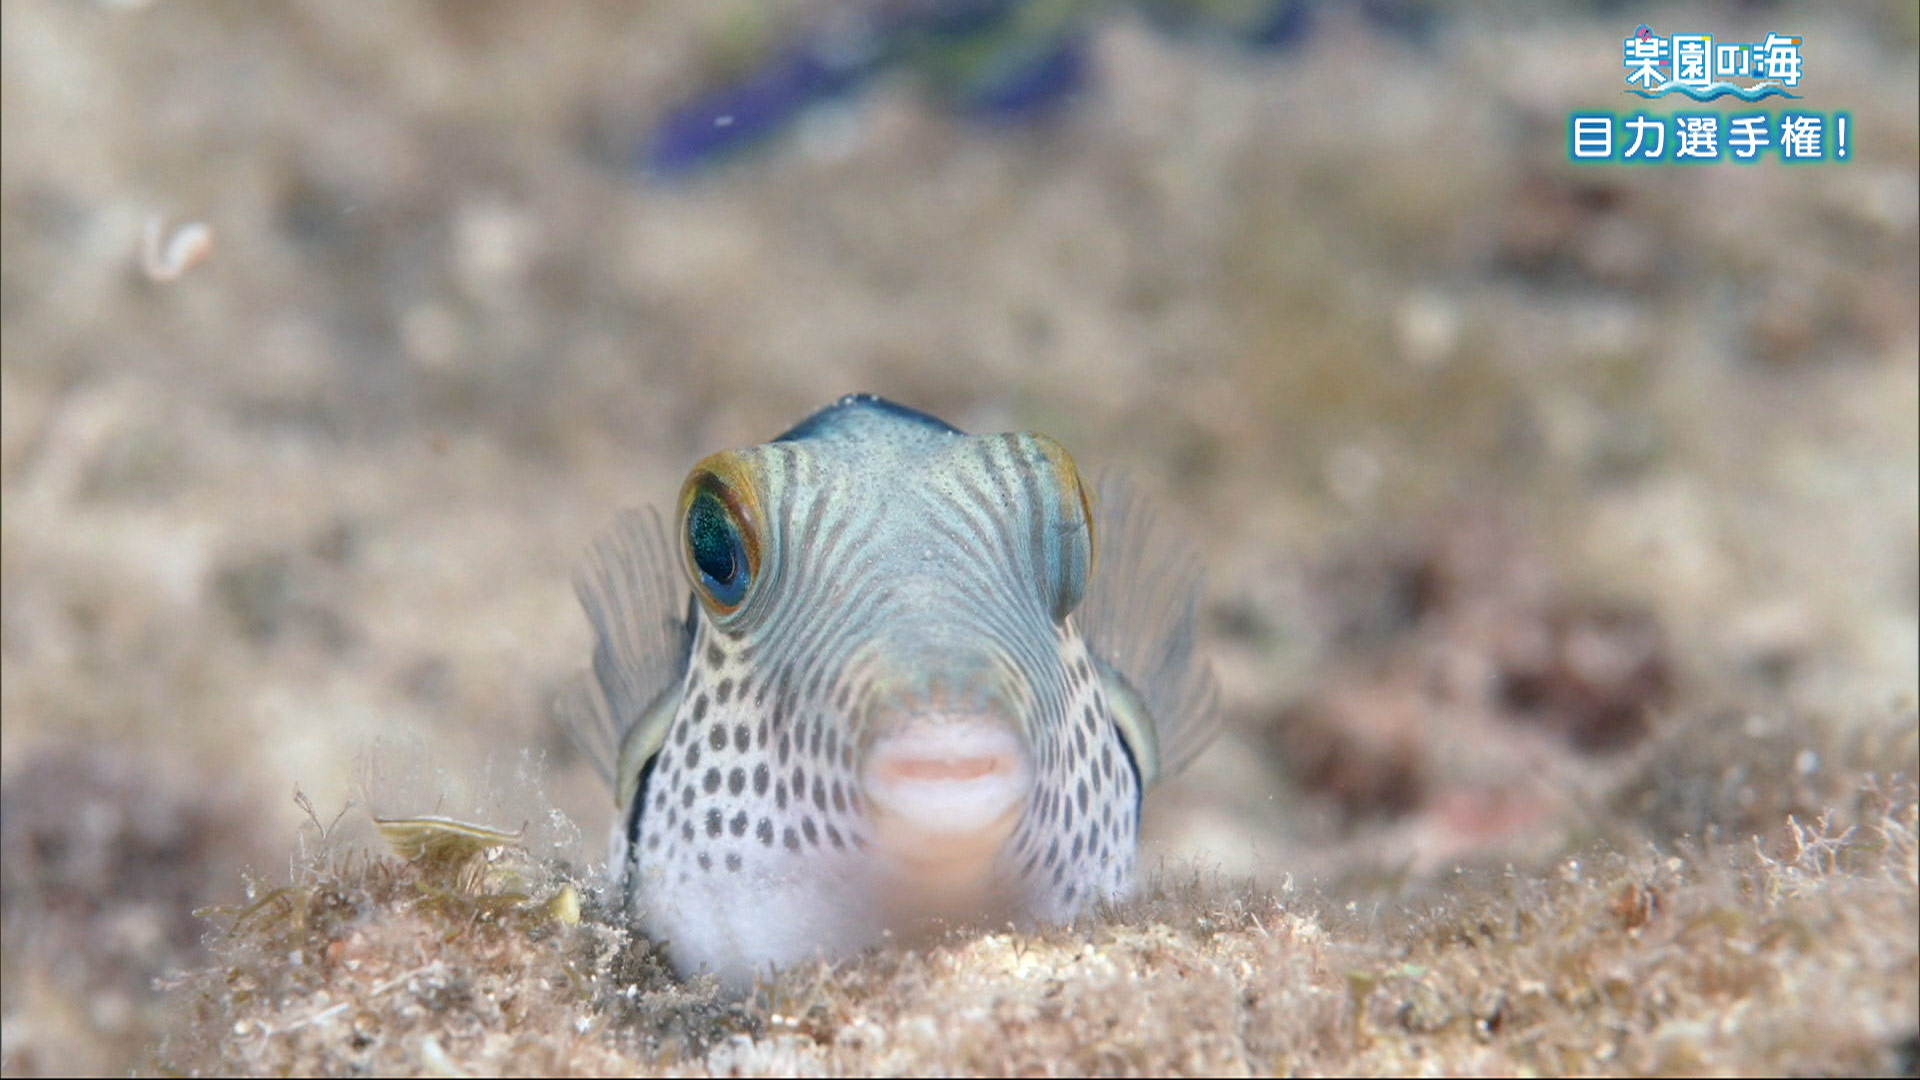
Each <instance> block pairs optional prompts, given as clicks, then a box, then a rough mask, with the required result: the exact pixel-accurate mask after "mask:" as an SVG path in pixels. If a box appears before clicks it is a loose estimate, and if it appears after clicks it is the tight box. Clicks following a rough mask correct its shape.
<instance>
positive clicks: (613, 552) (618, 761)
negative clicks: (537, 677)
mask: <svg viewBox="0 0 1920 1080" xmlns="http://www.w3.org/2000/svg"><path fill="white" fill-rule="evenodd" d="M675 563H676V556H675V553H674V550H673V547H672V546H671V545H670V544H669V542H668V540H667V535H666V531H665V529H664V528H663V527H662V526H661V523H660V515H659V513H658V512H657V511H655V510H654V509H653V508H652V507H648V508H647V509H645V510H626V511H623V512H621V514H620V515H619V517H617V518H615V519H614V523H613V525H612V527H610V528H609V529H608V530H607V531H606V532H605V533H603V534H601V536H600V537H599V538H598V539H597V540H595V541H594V542H593V547H592V549H591V550H590V551H589V552H588V555H587V559H586V562H584V563H583V564H582V565H581V567H580V569H579V570H578V571H577V572H575V574H574V578H573V587H574V591H575V592H576V593H578V594H579V596H580V605H581V607H583V608H585V609H586V612H587V620H588V621H589V622H590V623H592V624H593V636H594V645H593V667H592V669H591V670H590V671H582V672H579V673H577V674H575V675H574V676H573V677H572V678H571V679H569V680H568V681H567V683H566V685H565V686H563V687H562V688H561V691H560V696H559V698H558V700H557V701H556V702H555V711H556V712H558V714H559V716H560V719H561V722H562V723H563V724H564V725H565V726H566V728H567V730H568V732H569V733H570V734H571V735H572V736H573V739H574V742H575V743H576V744H577V745H578V746H579V747H580V749H581V751H582V752H583V753H585V754H586V755H587V757H588V758H590V759H591V760H592V761H593V763H594V766H595V768H597V769H598V770H599V771H600V775H601V776H602V777H604V778H606V780H607V783H608V784H609V785H610V786H612V788H613V789H614V799H615V802H616V803H617V804H618V805H621V806H625V805H626V804H627V803H628V802H629V801H630V800H631V798H632V796H633V794H634V791H633V789H634V788H635V787H637V786H638V784H639V779H640V771H641V768H642V767H643V766H644V765H645V764H646V761H647V759H649V758H651V757H652V756H653V755H654V753H655V752H656V751H658V750H659V748H660V743H661V742H662V741H664V740H665V738H666V734H667V724H668V723H669V722H670V721H671V720H672V719H673V713H674V706H675V704H676V703H677V701H678V697H679V693H680V686H681V682H682V680H683V679H684V677H685V675H686V671H687V659H688V650H689V649H690V648H691V647H692V643H693V628H692V623H691V621H690V620H689V618H688V613H687V610H686V607H685V605H686V601H687V597H688V591H687V587H686V585H685V583H684V582H683V580H682V579H681V576H680V574H679V571H678V568H677V567H676V565H675Z"/></svg>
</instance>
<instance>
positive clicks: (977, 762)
mask: <svg viewBox="0 0 1920 1080" xmlns="http://www.w3.org/2000/svg"><path fill="white" fill-rule="evenodd" d="M861 786H862V788H863V789H864V790H865V792H866V795H867V803H868V807H869V816H870V817H871V819H872V823H873V826H874V832H875V837H876V839H877V840H878V841H879V846H880V849H881V853H882V854H883V855H884V856H885V857H886V858H887V862H888V863H889V864H891V868H892V870H893V876H894V877H895V878H896V879H897V884H899V885H902V886H905V889H906V892H905V894H904V895H903V896H902V897H900V899H902V900H903V901H906V902H908V903H910V904H912V906H915V907H922V908H928V907H931V908H935V909H937V908H943V907H946V906H948V904H949V903H951V904H953V905H954V906H956V907H962V908H964V907H966V906H969V905H978V904H979V903H980V900H981V893H983V892H984V891H985V890H987V889H989V888H990V887H991V886H992V884H993V881H992V878H993V872H994V864H995V861H996V857H997V856H998V854H999V852H1000V849H1001V847H1002V846H1003V845H1004V844H1005V843H1006V840H1007V838H1008V837H1009V836H1011V835H1012V833H1013V829H1014V826H1015V824H1017V823H1018V821H1019V819H1020V814H1021V812H1022V811H1023V810H1024V809H1025V808H1026V805H1027V799H1028V797H1029V795H1030V793H1031V792H1032V789H1033V761H1032V756H1031V755H1030V753H1029V752H1028V750H1027V745H1026V742H1025V740H1023V739H1022V738H1020V736H1019V735H1017V734H1016V733H1015V732H1014V731H1013V730H1011V729H1010V728H1009V727H1008V726H1007V725H1006V724H1005V723H1004V722H1002V721H999V720H997V719H993V718H988V717H942V718H938V719H934V720H921V721H918V722H915V723H912V724H910V725H909V726H907V727H904V728H902V729H900V730H898V731H894V732H891V733H889V734H887V735H886V736H884V737H882V738H881V739H879V740H878V741H877V742H875V743H874V744H873V746H872V747H871V748H870V749H869V751H868V753H867V755H866V760H865V763H864V765H863V767H862V769H861ZM916 897H917V898H919V899H918V900H915V899H914V898H916ZM920 901H926V902H924V903H923V902H920Z"/></svg>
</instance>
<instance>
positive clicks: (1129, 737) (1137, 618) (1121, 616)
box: [1074, 476, 1219, 787]
mask: <svg viewBox="0 0 1920 1080" xmlns="http://www.w3.org/2000/svg"><path fill="white" fill-rule="evenodd" d="M1094 535H1095V536H1096V537H1097V539H1098V543H1099V545H1100V547H1099V550H1098V552H1097V553H1096V555H1095V561H1094V573H1093V580H1092V582H1091V583H1089V585H1088V587H1087V595H1086V599H1085V600H1083V601H1082V602H1081V604H1080V608H1079V610H1078V611H1077V612H1076V613H1075V616H1074V617H1075V620H1076V621H1077V623H1078V625H1079V627H1080V631H1081V633H1082V634H1083V635H1084V636H1085V638H1086V640H1087V645H1088V648H1089V649H1090V650H1091V651H1092V652H1093V654H1094V658H1095V660H1096V667H1098V668H1099V671H1100V676H1101V679H1102V680H1103V682H1104V683H1105V688H1106V692H1107V700H1108V702H1109V704H1110V705H1111V707H1112V709H1113V719H1114V723H1115V725H1116V726H1118V727H1119V729H1120V735H1121V737H1122V738H1124V739H1125V740H1126V743H1127V749H1128V750H1129V751H1131V752H1132V754H1133V759H1134V764H1135V766H1136V767H1138V768H1139V770H1140V781H1141V784H1142V786H1143V787H1145V786H1150V785H1152V784H1153V783H1154V782H1155V781H1156V780H1160V779H1163V778H1165V777H1168V776H1172V775H1173V774H1175V773H1177V772H1179V771H1180V770H1181V769H1183V768H1185V767H1186V766H1187V764H1188V763H1189V762H1191V761H1192V760H1193V759H1194V757H1195V756H1196V755H1198V754H1199V753H1200V751H1201V750H1204V749H1206V746H1207V744H1208V743H1209V742H1211V741H1212V740H1213V737H1214V735H1215V734H1216V733H1217V732H1218V730H1219V710H1218V708H1217V705H1218V697H1219V694H1218V690H1217V688H1216V686H1215V684H1214V680H1213V671H1212V669H1211V668H1210V667H1209V666H1208V665H1207V663H1206V661H1205V660H1204V659H1203V658H1202V657H1201V656H1200V655H1199V653H1198V652H1197V650H1196V648H1195V645H1196V641H1195V624H1196V622H1197V619H1198V614H1199V606H1200V596H1201V587H1202V573H1201V567H1200V560H1199V557H1198V555H1197V554H1196V552H1195V550H1194V547H1193V545H1192V544H1190V543H1188V542H1187V541H1186V538H1185V537H1184V536H1182V535H1181V534H1180V533H1179V532H1178V531H1177V529H1176V528H1175V527H1174V526H1173V524H1172V523H1171V522H1170V521H1169V520H1168V519H1166V518H1164V517H1158V518H1157V517H1156V516H1155V515H1154V514H1152V513H1151V512H1150V507H1148V506H1147V505H1146V504H1145V501H1144V500H1143V499H1142V497H1141V496H1140V495H1139V493H1138V492H1137V491H1136V490H1135V489H1134V488H1133V486H1132V485H1131V484H1130V483H1128V482H1127V481H1125V480H1124V479H1122V478H1121V477H1118V476H1106V477H1103V478H1102V479H1101V481H1100V485H1099V489H1098V495H1097V502H1096V509H1095V526H1094Z"/></svg>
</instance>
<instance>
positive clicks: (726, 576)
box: [687, 491, 747, 607]
mask: <svg viewBox="0 0 1920 1080" xmlns="http://www.w3.org/2000/svg"><path fill="white" fill-rule="evenodd" d="M687 549H688V550H689V551H691V552H693V566H694V569H696V570H698V571H699V572H700V583H701V584H703V585H705V586H706V587H707V591H708V592H711V593H712V594H713V598H714V599H715V600H718V601H719V602H720V603H721V604H723V605H726V606H729V607H730V606H732V605H734V604H737V603H739V602H740V594H742V593H744V592H745V591H746V589H747V568H746V566H745V565H744V564H745V563H746V561H747V557H746V556H747V553H746V548H745V545H743V544H741V543H740V527H739V526H738V525H735V524H734V522H733V517H732V515H731V514H729V513H728V512H727V507H726V504H725V503H722V502H721V501H720V497H719V496H717V495H715V494H713V493H712V492H710V491H703V492H700V493H699V494H698V495H695V496H694V497H693V505H692V506H690V507H688V508H687Z"/></svg>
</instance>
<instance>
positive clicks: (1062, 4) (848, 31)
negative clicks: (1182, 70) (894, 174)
mask: <svg viewBox="0 0 1920 1080" xmlns="http://www.w3.org/2000/svg"><path fill="white" fill-rule="evenodd" d="M1329 6H1346V7H1350V8H1352V9H1353V10H1355V11H1357V12H1358V14H1359V16H1360V23H1361V25H1363V26H1366V27H1368V28H1370V29H1372V30H1375V31H1377V32H1382V33H1386V34H1390V35H1393V36H1397V37H1400V38H1402V39H1404V40H1406V41H1409V42H1411V43H1414V44H1420V45H1424V44H1427V43H1429V42H1430V41H1431V40H1432V38H1433V36H1434V34H1435V32H1436V28H1437V26H1438V24H1439V21H1440V15H1439V12H1438V10H1437V9H1436V8H1435V6H1434V4H1433V3H1431V2H1430V0H1354V2H1352V3H1350V4H1346V5H1336V4H1333V3H1332V0H1320V2H1318V3H1316V2H1315V0H1134V2H1133V3H1131V4H1120V3H1100V2H1096V0H882V2H878V3H870V4H864V5H858V6H849V7H848V8H843V9H841V10H840V11H839V12H837V13H836V18H834V19H831V20H829V21H828V22H826V23H824V24H822V25H819V26H814V27H809V28H807V29H806V30H804V31H802V32H800V33H798V34H796V35H793V36H792V37H790V38H789V39H787V40H785V41H783V42H781V43H779V44H778V45H776V46H775V47H774V48H773V49H772V50H771V52H770V53H769V55H768V56H767V57H766V58H765V59H764V60H762V61H761V62H760V63H759V65H758V66H757V67H756V68H755V69H754V70H753V71H752V72H751V73H750V74H748V75H747V76H746V77H745V78H743V79H740V80H739V81H736V82H733V83H730V84H728V85H724V86H721V87H719V88H717V89H714V90H711V91H708V92H706V93H704V94H701V95H699V96H697V97H695V98H694V99H693V100H691V101H690V102H687V103H686V104H684V105H680V106H678V107H676V108H674V109H672V110H670V111H669V112H668V113H667V115H666V117H665V118H664V119H663V120H661V121H660V123H659V125H658V126H657V127H655V128H654V130H653V131H652V133H651V134H650V135H649V136H648V137H647V139H646V141H645V145H644V146H643V148H642V150H641V153H640V165H641V169H642V171H643V172H645V173H646V174H648V175H651V176H654V177H658V178H678V177H687V176H691V175H694V174H696V173H698V172H700V171H701V170H703V169H704V168H706V167H707V166H709V165H711V164H714V163H717V162H719V161H722V160H725V159H727V158H729V157H732V156H734V155H735V154H736V153H738V152H740V151H742V150H745V149H748V148H750V147H753V146H758V145H763V144H765V143H766V142H768V141H770V140H771V139H772V138H774V137H775V136H777V135H779V134H780V133H781V132H783V131H785V130H787V129H788V128H789V127H791V126H792V125H793V123H794V122H795V121H797V120H798V119H799V118H800V117H801V116H802V115H803V114H804V113H805V112H806V111H807V110H808V109H809V108H811V107H813V106H815V105H818V104H821V103H824V102H828V101H832V100H835V99H839V98H844V97H846V96H848V95H850V94H852V93H854V92H856V91H858V90H859V89H861V88H862V87H863V86H864V84H866V83H867V82H868V81H869V80H871V79H873V78H874V77H876V76H879V75H881V74H883V73H889V72H893V71H899V72H902V73H903V74H906V75H908V76H911V77H912V78H914V79H915V80H916V81H917V82H918V83H919V84H920V85H921V87H922V88H923V90H924V91H925V92H926V93H927V95H928V96H929V97H930V98H931V99H932V100H933V101H935V102H936V103H938V104H939V105H940V106H941V107H943V108H946V109H949V110H951V111H953V112H955V113H958V114H960V115H962V116H966V117H969V118H971V119H975V120H979V121H983V122H986V123H988V124H991V125H996V126H1006V125H1011V124H1018V123H1025V122H1028V121H1031V120H1034V119H1037V118H1041V117H1044V116H1048V115H1051V114H1052V113H1054V112H1055V111H1057V110H1058V109H1059V108H1061V107H1062V106H1063V105H1064V104H1066V103H1068V102H1070V101H1071V100H1072V98H1073V95H1074V94H1075V93H1076V92H1077V91H1080V90H1082V89H1084V88H1085V87H1087V86H1088V84H1089V81H1090V79H1089V67H1090V61H1089V56H1088V49H1089V45H1090V42H1091V40H1092V36H1093V32H1094V30H1095V28H1096V26H1097V25H1098V22H1099V20H1101V19H1104V18H1110V17H1112V16H1113V15H1114V14H1115V13H1116V12H1124V11H1126V10H1127V9H1128V8H1134V9H1137V10H1138V11H1140V12H1141V13H1142V14H1143V15H1144V16H1145V17H1146V19H1147V22H1148V24H1149V25H1151V26H1152V27H1154V28H1155V29H1157V30H1159V31H1161V32H1163V33H1167V34H1170V35H1175V36H1179V37H1183V38H1201V39H1205V38H1211V39H1215V40H1222V41H1227V42H1231V43H1235V44H1238V45H1240V46H1243V47H1246V48H1248V49H1251V50H1254V51H1257V52H1262V53H1282V52H1290V51H1293V50H1294V49H1297V48H1299V47H1301V46H1303V45H1304V44H1305V43H1306V42H1307V41H1308V40H1309V39H1310V38H1311V37H1312V35H1313V32H1314V30H1315V27H1316V26H1317V25H1318V16H1319V10H1318V9H1321V8H1326V7H1329Z"/></svg>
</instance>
